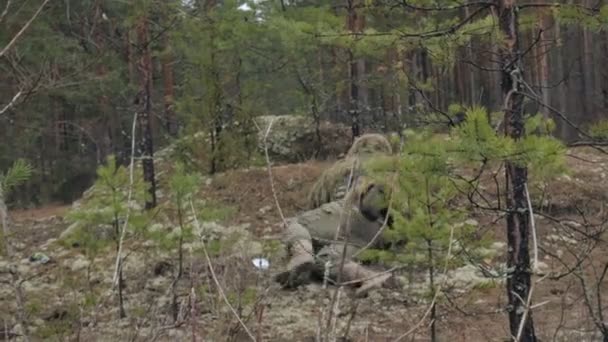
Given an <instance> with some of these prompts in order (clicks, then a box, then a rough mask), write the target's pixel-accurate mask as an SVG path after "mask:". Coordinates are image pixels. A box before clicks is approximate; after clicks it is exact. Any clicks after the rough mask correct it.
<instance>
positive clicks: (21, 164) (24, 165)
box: [0, 159, 34, 197]
mask: <svg viewBox="0 0 608 342" xmlns="http://www.w3.org/2000/svg"><path fill="white" fill-rule="evenodd" d="M33 172H34V170H33V168H32V166H31V165H30V164H29V163H28V162H27V161H25V160H23V159H17V160H16V161H15V162H14V163H13V165H12V166H11V167H10V168H9V169H8V170H7V171H6V173H4V174H1V173H0V197H2V196H4V197H7V196H8V195H9V194H10V191H11V190H12V189H13V188H14V187H16V186H18V185H20V184H22V183H24V182H25V181H27V180H28V179H29V178H30V177H31V176H32V173H33Z"/></svg>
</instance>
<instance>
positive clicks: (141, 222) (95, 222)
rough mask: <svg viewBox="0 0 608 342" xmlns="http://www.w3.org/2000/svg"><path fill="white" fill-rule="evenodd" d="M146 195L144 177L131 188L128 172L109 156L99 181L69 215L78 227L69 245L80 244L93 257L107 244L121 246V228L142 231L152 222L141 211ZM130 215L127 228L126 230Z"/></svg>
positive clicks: (100, 171) (136, 179)
mask: <svg viewBox="0 0 608 342" xmlns="http://www.w3.org/2000/svg"><path fill="white" fill-rule="evenodd" d="M129 192H131V197H130V201H129ZM147 196H148V193H147V191H146V184H145V182H144V181H143V180H142V179H141V177H140V176H139V175H137V176H136V175H134V177H133V184H132V185H131V181H130V176H129V172H128V171H127V169H126V168H125V167H123V166H118V165H117V164H116V160H115V158H114V157H113V156H110V157H108V159H107V162H106V165H102V166H100V167H99V168H98V170H97V181H96V182H95V185H94V187H93V191H92V193H91V194H90V196H89V197H88V198H86V199H84V203H82V205H80V206H79V207H76V208H75V209H73V210H71V211H70V212H69V213H68V215H67V219H68V220H69V221H72V222H74V223H75V224H77V229H76V231H75V234H74V235H73V236H70V237H68V243H69V241H75V242H78V243H79V244H80V245H82V247H83V248H84V249H85V252H86V254H87V255H89V257H91V258H94V257H95V255H96V254H97V253H98V252H99V251H100V250H101V249H103V248H104V247H106V246H107V244H108V243H111V242H114V243H118V239H119V237H120V234H121V233H122V229H135V231H141V230H143V228H144V227H145V226H146V224H147V223H148V221H149V220H148V216H147V214H146V213H145V212H142V211H141V204H142V203H144V202H145V199H146V198H147ZM127 213H128V215H129V216H128V225H127V226H126V227H125V226H124V222H125V221H127Z"/></svg>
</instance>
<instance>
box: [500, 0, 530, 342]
mask: <svg viewBox="0 0 608 342" xmlns="http://www.w3.org/2000/svg"><path fill="white" fill-rule="evenodd" d="M496 4H497V10H498V21H499V27H500V30H501V32H502V34H503V35H504V37H505V40H504V45H502V46H501V47H500V50H499V53H500V64H501V87H502V93H503V98H504V123H505V134H507V135H509V136H510V137H511V138H513V139H520V138H522V137H523V135H524V118H523V95H522V94H521V93H520V91H521V90H522V89H521V88H522V74H523V72H522V63H521V55H520V51H519V32H518V30H519V28H518V14H517V5H516V1H515V0H496ZM505 166H506V181H507V182H506V184H507V189H506V204H507V210H508V213H507V240H508V256H507V267H508V268H509V270H512V271H511V273H510V276H509V277H508V278H507V297H508V300H509V307H508V312H509V328H510V331H511V335H512V336H517V335H518V331H519V326H520V325H521V324H522V323H521V322H522V319H523V318H524V315H525V318H526V320H525V322H524V323H523V330H522V334H521V340H520V341H526V342H530V341H536V335H535V333H534V324H533V321H532V312H531V311H529V310H528V308H527V307H526V301H527V299H528V296H529V293H530V286H531V280H530V253H529V249H528V235H529V229H530V222H529V217H530V216H529V215H530V213H529V211H528V206H527V194H526V190H525V189H526V182H527V180H528V170H527V168H526V167H521V166H518V165H516V164H514V163H513V162H507V163H506V165H505ZM526 312H527V314H525V313H526Z"/></svg>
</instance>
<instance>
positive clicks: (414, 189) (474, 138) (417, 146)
mask: <svg viewBox="0 0 608 342" xmlns="http://www.w3.org/2000/svg"><path fill="white" fill-rule="evenodd" d="M462 109H463V108H462V107H461V106H458V105H453V106H451V107H450V111H451V112H455V111H459V110H462ZM524 126H525V129H526V132H525V135H524V137H523V138H521V139H518V140H515V139H513V138H511V137H508V136H504V135H502V134H500V133H498V134H497V133H496V132H495V131H494V129H493V128H492V126H491V125H490V123H489V122H488V115H487V112H486V110H485V109H483V108H479V107H473V108H466V121H465V122H463V123H462V124H461V125H460V126H458V127H454V128H453V129H452V130H451V132H450V135H449V136H445V135H440V134H435V133H433V132H432V131H430V130H422V131H419V132H413V131H411V130H410V131H405V132H404V135H405V138H406V141H407V143H406V144H405V146H404V149H403V150H402V151H401V157H400V158H399V159H395V158H374V159H373V160H371V161H370V163H371V164H370V165H369V166H368V169H369V170H370V171H372V172H374V173H375V175H376V176H377V177H378V178H379V179H386V178H387V173H394V172H396V173H397V185H396V186H395V187H394V188H393V189H392V191H393V201H392V206H391V208H390V210H391V213H392V215H393V218H394V227H393V229H389V230H386V231H385V232H384V236H385V237H386V238H387V239H388V240H389V241H394V242H396V241H400V240H403V239H407V240H408V243H407V245H406V246H405V247H404V248H396V249H393V250H388V251H387V250H382V251H378V250H367V251H365V253H363V254H362V255H361V256H360V257H361V258H362V259H364V260H376V261H383V262H389V263H398V264H407V265H418V266H423V267H425V268H427V269H429V270H437V268H438V267H441V268H442V267H443V265H444V264H443V263H444V262H445V256H446V252H447V250H448V247H449V243H450V233H451V231H452V230H453V233H454V236H453V237H454V239H453V241H452V243H453V249H454V250H453V252H454V253H453V254H452V258H451V259H450V260H449V267H459V266H462V265H464V263H466V262H471V261H475V260H481V259H483V258H484V257H485V255H484V253H486V252H484V251H487V249H486V248H484V246H486V245H488V244H489V243H490V242H491V240H490V239H488V238H486V237H484V236H482V235H480V234H479V232H478V231H477V227H476V224H473V223H472V221H470V220H467V219H468V218H469V217H468V215H469V210H468V207H467V203H469V202H468V200H467V199H466V197H465V194H466V191H469V189H476V188H478V187H479V186H480V185H481V180H480V179H481V178H480V177H476V178H473V179H471V176H470V174H469V173H470V171H469V172H468V171H467V170H470V169H471V168H474V169H477V170H481V171H482V172H483V170H484V169H483V167H484V165H498V164H500V163H503V162H505V161H511V162H514V163H516V164H518V165H521V166H524V167H527V168H528V169H529V170H530V174H531V176H530V181H543V182H546V181H548V180H550V179H551V178H553V177H555V176H557V175H559V174H561V173H562V172H564V171H565V163H564V156H565V148H564V146H563V144H562V143H561V142H559V141H558V140H557V139H555V138H553V137H551V136H549V135H547V134H548V133H549V132H550V131H551V129H552V128H553V123H552V122H551V121H545V120H543V119H542V117H541V116H539V115H536V116H530V117H528V118H527V119H526V122H525V123H524ZM463 200H464V201H463ZM459 250H460V251H462V250H466V253H458V252H457V251H459ZM485 286H486V285H485V284H484V285H480V287H485ZM488 286H493V285H490V284H488Z"/></svg>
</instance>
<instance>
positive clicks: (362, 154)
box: [307, 134, 393, 209]
mask: <svg viewBox="0 0 608 342" xmlns="http://www.w3.org/2000/svg"><path fill="white" fill-rule="evenodd" d="M392 153H393V149H392V147H391V144H390V142H389V141H388V139H386V138H385V137H384V136H383V135H381V134H364V135H362V136H360V137H359V138H357V139H356V140H355V142H354V143H353V145H352V146H351V148H350V149H349V150H348V153H347V154H346V156H345V157H344V159H340V160H338V161H337V162H336V163H335V164H334V165H332V166H331V167H330V168H329V169H327V170H325V171H324V172H323V173H322V174H321V177H319V179H318V180H317V182H316V183H315V184H314V185H313V187H312V189H311V191H310V193H309V195H308V203H307V208H308V209H314V208H318V207H320V206H321V205H322V204H324V203H329V202H332V201H336V200H340V199H343V198H344V197H346V194H347V192H348V191H349V190H350V189H351V188H352V186H353V185H354V184H355V183H356V180H357V179H358V178H359V177H361V176H364V175H366V174H367V172H366V171H365V168H364V165H363V164H364V163H365V162H366V161H367V160H369V159H371V157H376V156H390V155H392Z"/></svg>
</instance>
